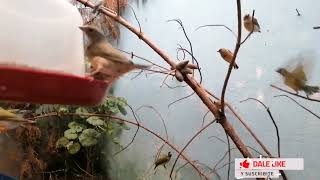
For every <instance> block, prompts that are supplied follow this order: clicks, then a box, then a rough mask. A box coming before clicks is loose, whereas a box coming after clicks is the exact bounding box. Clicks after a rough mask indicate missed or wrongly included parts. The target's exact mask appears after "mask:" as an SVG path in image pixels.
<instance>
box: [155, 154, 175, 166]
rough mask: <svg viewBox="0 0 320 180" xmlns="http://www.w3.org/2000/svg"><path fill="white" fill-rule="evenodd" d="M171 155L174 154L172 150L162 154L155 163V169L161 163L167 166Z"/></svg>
mask: <svg viewBox="0 0 320 180" xmlns="http://www.w3.org/2000/svg"><path fill="white" fill-rule="evenodd" d="M171 156H172V154H171V152H170V151H169V152H168V154H161V155H160V157H159V158H158V159H157V160H156V162H155V163H154V165H155V167H154V169H156V168H157V167H158V166H160V165H163V167H165V168H166V164H167V163H168V162H169V161H170V159H171Z"/></svg>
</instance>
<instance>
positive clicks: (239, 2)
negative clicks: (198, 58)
mask: <svg viewBox="0 0 320 180" xmlns="http://www.w3.org/2000/svg"><path fill="white" fill-rule="evenodd" d="M237 17H238V34H237V42H236V46H235V49H234V52H233V57H232V60H231V62H230V64H229V69H228V72H227V75H226V78H225V80H224V83H223V88H222V94H221V98H220V99H221V106H222V108H221V112H222V114H223V115H224V116H225V114H224V97H225V94H226V90H227V85H228V82H229V78H230V75H231V72H232V69H233V66H234V63H235V61H236V58H237V54H238V51H239V49H240V46H241V30H242V19H241V18H242V16H241V0H237Z"/></svg>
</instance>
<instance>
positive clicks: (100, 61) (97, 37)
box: [79, 25, 150, 83]
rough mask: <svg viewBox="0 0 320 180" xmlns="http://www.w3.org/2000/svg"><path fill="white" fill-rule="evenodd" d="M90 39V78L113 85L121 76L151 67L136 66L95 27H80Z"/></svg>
mask: <svg viewBox="0 0 320 180" xmlns="http://www.w3.org/2000/svg"><path fill="white" fill-rule="evenodd" d="M79 28H80V29H81V30H82V31H83V32H84V34H86V36H87V37H88V40H89V44H88V46H87V47H86V49H85V55H86V56H87V57H88V59H89V62H90V63H91V67H92V71H91V73H90V76H92V77H94V78H98V79H100V80H104V81H106V82H109V83H112V82H113V81H114V80H116V79H118V78H119V77H120V76H122V75H124V74H126V73H128V72H129V71H131V70H134V69H147V68H149V67H150V66H146V65H140V64H134V63H133V62H132V61H131V60H129V59H128V58H127V57H126V56H124V55H123V54H122V53H121V52H120V51H119V50H117V49H115V48H114V47H112V45H111V44H110V43H109V42H108V40H107V39H106V37H105V36H104V35H103V33H102V32H101V31H100V30H99V29H98V28H97V27H95V26H92V25H85V26H80V27H79Z"/></svg>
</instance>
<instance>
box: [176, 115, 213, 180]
mask: <svg viewBox="0 0 320 180" xmlns="http://www.w3.org/2000/svg"><path fill="white" fill-rule="evenodd" d="M214 122H216V119H215V120H213V121H211V122H209V123H208V124H207V125H206V126H204V127H203V128H201V129H200V130H199V131H198V132H197V133H196V134H195V135H194V136H192V138H191V139H190V140H189V141H188V142H187V144H186V145H185V146H184V147H183V148H182V149H181V151H180V152H179V154H178V156H177V158H176V160H175V161H174V163H173V165H172V168H171V171H170V179H172V173H173V170H174V167H175V165H176V164H177V161H178V159H179V157H180V155H181V154H182V153H183V151H184V150H185V149H186V148H187V147H188V146H189V144H190V143H191V142H192V141H193V140H194V139H195V138H196V137H197V136H198V135H199V134H201V132H202V131H203V130H205V129H207V128H208V127H209V126H210V125H211V124H213V123H214Z"/></svg>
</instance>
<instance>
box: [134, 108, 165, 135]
mask: <svg viewBox="0 0 320 180" xmlns="http://www.w3.org/2000/svg"><path fill="white" fill-rule="evenodd" d="M142 108H149V109H151V110H153V111H154V112H155V113H156V114H157V115H158V116H159V117H160V119H161V122H162V125H163V128H164V131H165V133H166V138H167V140H169V135H168V131H167V126H166V123H165V122H164V119H163V117H162V115H161V113H160V112H159V111H158V110H157V109H156V108H154V107H153V106H146V105H144V106H140V107H139V108H138V109H137V111H136V112H138V111H139V110H140V109H142Z"/></svg>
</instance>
